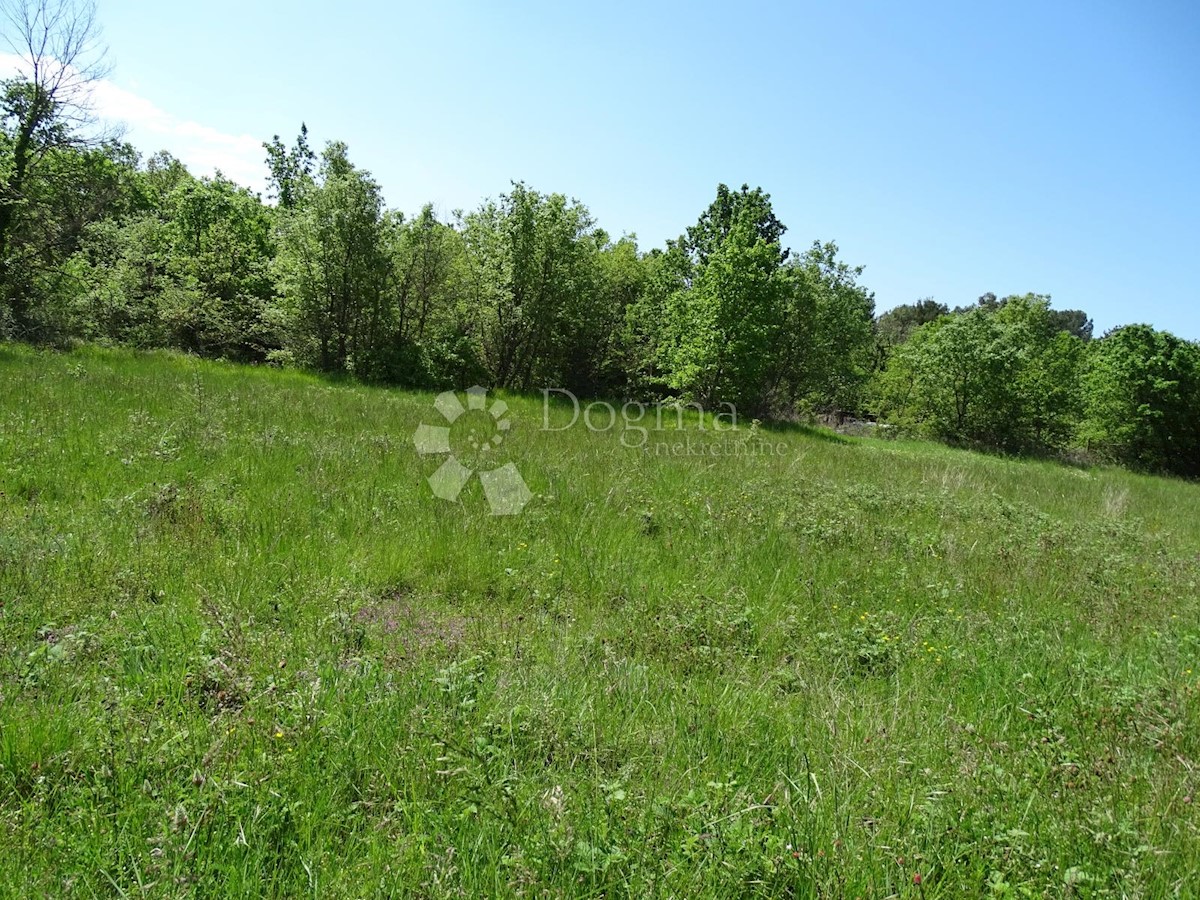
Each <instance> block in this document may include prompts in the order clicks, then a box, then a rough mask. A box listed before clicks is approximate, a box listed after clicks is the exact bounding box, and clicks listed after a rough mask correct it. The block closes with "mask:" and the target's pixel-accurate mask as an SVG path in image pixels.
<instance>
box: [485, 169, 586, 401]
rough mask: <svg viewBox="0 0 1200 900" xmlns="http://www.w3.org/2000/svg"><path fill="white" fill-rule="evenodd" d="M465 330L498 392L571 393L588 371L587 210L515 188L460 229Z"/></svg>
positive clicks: (558, 198)
mask: <svg viewBox="0 0 1200 900" xmlns="http://www.w3.org/2000/svg"><path fill="white" fill-rule="evenodd" d="M463 239H464V241H465V243H466V251H467V261H468V270H469V273H470V279H471V281H470V290H471V292H472V298H471V301H472V304H473V309H474V314H475V321H474V326H473V330H474V333H475V334H476V335H477V339H478V342H479V354H480V360H481V362H482V363H483V365H484V367H485V370H486V371H487V373H488V376H489V378H490V380H491V382H492V383H493V384H495V385H497V386H502V387H511V388H517V389H522V390H527V389H529V388H531V387H533V386H535V384H556V385H561V384H567V385H571V384H576V383H577V379H578V377H579V373H581V372H582V373H589V372H592V371H594V370H595V361H594V358H593V356H592V354H593V352H594V351H596V350H597V347H596V344H595V343H594V340H593V339H595V338H598V337H600V335H599V334H598V331H597V329H598V328H599V327H600V323H603V322H604V321H606V318H605V316H603V315H597V314H596V310H595V308H594V305H595V304H596V303H598V302H600V291H599V290H598V279H599V270H598V264H597V256H598V253H599V249H600V247H601V246H602V244H603V243H604V241H605V240H606V238H605V236H602V235H599V234H597V232H596V227H595V223H594V222H593V220H592V217H591V215H590V213H589V212H588V210H587V207H585V206H583V205H582V204H580V203H578V202H573V201H568V200H567V198H566V197H564V196H563V195H562V194H541V193H538V192H537V191H535V190H533V189H532V188H529V187H527V186H526V185H524V184H522V183H515V184H514V185H513V187H512V190H511V191H509V193H507V194H503V195H501V196H500V198H499V199H498V200H491V201H488V202H486V203H484V204H483V205H482V206H481V207H480V208H479V209H478V210H476V211H475V212H472V213H470V214H469V215H467V216H466V217H465V219H464V220H463Z"/></svg>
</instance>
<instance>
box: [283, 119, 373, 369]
mask: <svg viewBox="0 0 1200 900" xmlns="http://www.w3.org/2000/svg"><path fill="white" fill-rule="evenodd" d="M388 227H389V223H388V220H387V219H386V218H385V216H384V210H383V197H382V195H381V194H380V190H379V186H378V185H377V184H376V183H375V181H374V180H373V179H372V178H371V177H370V175H369V174H368V173H366V172H363V171H362V170H360V169H357V168H355V167H354V166H353V165H352V164H351V163H350V161H349V158H348V157H347V151H346V147H345V145H344V144H337V143H331V144H330V145H329V146H328V147H327V148H326V149H325V152H324V154H323V155H322V158H321V171H320V177H319V179H318V182H317V183H315V184H312V185H311V186H309V187H308V188H307V189H306V190H305V191H304V192H303V193H302V195H301V197H300V199H299V200H298V201H297V206H296V208H295V209H293V210H291V211H286V212H284V214H282V215H281V217H280V232H279V253H278V256H277V257H276V259H275V271H276V274H277V277H278V279H279V288H280V294H281V309H282V311H283V313H284V322H285V323H286V325H285V327H286V328H287V338H286V340H287V344H288V349H289V350H290V352H291V354H292V357H293V358H294V359H295V360H296V361H297V362H299V363H301V364H302V365H309V366H312V367H315V368H317V369H319V370H320V371H323V372H345V373H351V374H355V375H359V376H360V377H363V378H367V379H371V378H377V377H379V376H380V375H382V374H384V373H385V372H386V370H387V367H388V362H389V360H388V355H389V353H390V352H391V351H392V350H394V349H395V346H394V344H393V343H392V341H391V338H392V336H393V333H394V329H395V309H394V307H393V305H392V304H391V303H390V302H389V300H390V297H389V289H390V287H391V272H390V270H389V269H390V267H389V265H388V257H387V238H388Z"/></svg>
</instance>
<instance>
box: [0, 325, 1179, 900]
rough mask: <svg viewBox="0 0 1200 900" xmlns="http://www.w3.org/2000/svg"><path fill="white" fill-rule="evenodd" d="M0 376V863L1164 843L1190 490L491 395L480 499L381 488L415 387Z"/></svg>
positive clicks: (411, 476) (1011, 874) (1090, 847)
mask: <svg viewBox="0 0 1200 900" xmlns="http://www.w3.org/2000/svg"><path fill="white" fill-rule="evenodd" d="M0 385H3V390H2V391H0V859H3V860H4V864H3V866H0V893H2V894H5V895H13V896H57V895H74V896H97V895H100V896H213V895H218V894H238V895H255V896H276V897H296V896H323V897H328V896H339V897H340V896H345V897H361V896H389V895H400V894H418V895H424V896H463V895H468V896H648V895H660V896H698V895H705V896H730V897H733V896H755V895H757V896H771V897H779V896H794V897H856V896H873V897H884V896H897V897H946V898H950V897H963V896H997V897H1005V896H1011V897H1029V896H1038V897H1040V896H1078V897H1107V896H1112V897H1131V896H1141V897H1163V896H1183V895H1186V894H1187V892H1188V890H1190V887H1189V886H1190V885H1194V884H1196V883H1197V882H1198V881H1200V854H1198V853H1197V851H1196V847H1197V846H1198V837H1200V835H1198V834H1197V830H1198V828H1200V815H1198V813H1197V808H1196V807H1197V804H1196V803H1195V802H1193V801H1194V800H1195V798H1196V792H1197V790H1198V789H1200V776H1198V775H1197V771H1196V766H1197V762H1198V759H1200V737H1198V736H1200V706H1198V693H1200V667H1198V666H1197V658H1198V651H1200V626H1198V625H1197V622H1198V621H1200V620H1198V618H1197V614H1198V612H1200V609H1198V605H1200V589H1198V583H1200V556H1198V552H1197V551H1198V548H1200V522H1198V520H1197V518H1196V516H1195V510H1196V509H1197V508H1198V506H1200V487H1197V486H1195V485H1190V484H1187V483H1183V482H1178V481H1171V480H1166V479H1159V478H1153V477H1148V476H1141V475H1134V474H1131V473H1128V472H1124V471H1121V470H1109V469H1085V468H1069V467H1065V466H1062V465H1058V464H1052V463H1048V462H1029V461H1025V462H1021V461H1014V460H1011V459H1005V458H998V457H992V456H983V455H978V454H974V453H970V452H966V451H962V450H952V449H948V448H944V447H941V446H938V445H936V444H925V443H916V442H906V441H883V440H860V439H852V438H844V437H839V436H836V435H833V434H831V433H828V432H823V431H810V430H806V429H803V428H796V427H789V428H782V427H779V428H767V427H760V426H757V425H755V424H754V423H751V422H746V421H741V422H739V428H738V430H737V431H726V432H716V431H714V430H713V427H712V424H713V423H712V422H711V421H709V420H700V419H698V418H697V417H696V416H695V415H694V414H693V415H692V416H690V417H688V418H686V420H685V421H684V424H683V428H682V430H676V429H675V426H676V425H677V424H678V420H677V418H676V417H674V416H671V415H668V416H666V417H665V418H664V422H665V424H664V428H665V429H668V430H667V431H664V432H656V431H652V432H651V435H650V438H651V440H650V442H649V443H648V444H647V445H646V449H645V450H642V451H639V450H635V449H630V448H629V447H627V446H625V443H629V442H628V441H627V442H625V443H622V440H621V437H622V435H621V432H620V430H619V424H620V423H618V427H614V428H612V429H609V430H589V429H587V428H585V427H583V426H582V424H581V423H579V422H577V423H576V424H575V425H573V426H571V427H567V426H570V424H571V420H572V415H573V410H572V409H571V408H570V406H569V405H566V406H554V407H553V408H551V409H550V411H549V414H548V415H549V418H548V422H549V424H550V425H551V426H552V427H554V428H556V429H561V430H555V431H546V430H543V409H542V402H541V399H540V398H537V397H533V398H523V397H521V396H508V397H507V398H506V400H507V402H508V404H509V407H510V412H509V418H510V419H511V421H512V428H511V429H510V430H509V431H508V432H507V437H506V440H505V442H504V444H503V446H502V450H501V452H502V454H503V455H504V459H505V460H506V461H507V460H511V461H513V462H515V463H517V465H518V466H519V468H520V471H521V473H522V475H523V476H524V478H525V481H526V482H527V483H528V485H529V488H530V490H531V492H532V494H533V495H534V496H533V499H532V500H531V501H530V503H529V504H528V506H527V507H526V508H525V509H524V511H523V512H522V513H521V514H519V515H516V516H510V517H500V516H492V515H489V514H488V512H489V509H488V505H487V502H486V500H485V498H484V496H483V494H482V492H481V490H480V485H479V483H478V480H477V479H475V480H473V481H472V482H471V483H470V484H469V485H468V486H467V488H466V490H465V491H464V492H463V494H462V496H461V497H460V499H459V502H457V503H447V502H445V501H442V500H439V499H437V498H436V497H434V496H433V495H432V493H431V491H430V489H429V486H428V485H427V484H426V483H425V479H426V477H427V476H429V475H430V474H431V473H432V472H433V471H434V470H435V469H436V467H437V465H438V460H437V459H436V458H425V457H421V456H419V455H418V454H417V453H416V451H415V449H414V447H413V443H412V435H413V433H414V432H415V430H416V428H417V426H418V425H419V424H420V423H422V422H424V423H430V424H432V423H435V422H439V421H440V420H439V419H438V413H437V411H436V410H435V409H434V405H433V401H434V397H433V395H432V394H423V393H402V392H396V391H394V390H388V389H383V388H371V387H362V386H355V385H353V384H349V383H335V382H328V381H322V380H320V379H318V378H317V377H315V376H312V375H307V374H302V373H299V372H295V371H286V370H285V371H280V370H271V369H266V368H246V367H240V366H236V365H232V364H221V363H213V362H204V361H198V360H196V359H194V358H188V357H180V356H172V355H165V354H161V353H152V354H134V353H132V352H130V351H101V350H80V351H75V352H72V353H68V354H55V353H46V352H39V351H35V350H31V349H28V348H23V347H20V346H16V345H0ZM702 426H704V427H703V428H702ZM685 440H687V441H691V442H693V443H705V442H707V443H712V442H716V441H719V442H723V444H724V446H725V449H726V450H727V451H729V452H727V453H725V454H723V455H722V456H721V457H720V458H715V457H713V456H711V455H709V456H703V457H702V456H698V455H697V456H686V455H677V454H676V453H675V451H674V450H672V449H671V448H672V447H673V446H674V445H675V444H677V443H680V442H681V441H685ZM731 442H732V443H731ZM739 448H740V451H739Z"/></svg>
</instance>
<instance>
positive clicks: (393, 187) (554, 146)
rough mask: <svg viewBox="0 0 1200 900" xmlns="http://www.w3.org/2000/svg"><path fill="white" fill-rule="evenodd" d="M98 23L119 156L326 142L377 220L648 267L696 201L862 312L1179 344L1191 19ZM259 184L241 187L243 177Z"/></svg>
mask: <svg viewBox="0 0 1200 900" xmlns="http://www.w3.org/2000/svg"><path fill="white" fill-rule="evenodd" d="M504 7H505V8H501V7H500V5H499V4H495V5H487V4H482V3H468V2H453V0H451V2H427V3H423V4H419V5H417V4H411V5H410V4H407V3H389V4H383V3H380V4H374V3H363V2H358V0H345V2H342V3H340V4H336V5H330V4H327V3H306V2H296V3H288V4H259V3H251V2H246V0H243V2H240V3H233V2H227V0H210V2H207V3H205V4H204V5H203V6H197V5H193V4H183V3H180V4H174V3H170V4H168V3H160V4H146V3H133V2H119V0H100V6H99V16H100V20H101V22H102V23H103V26H104V32H105V34H104V36H105V39H106V41H107V43H108V45H109V48H110V56H111V61H112V62H113V64H114V70H113V74H112V76H111V81H112V82H113V84H114V86H115V88H116V89H118V90H117V91H116V94H117V96H118V97H119V102H115V108H117V109H118V111H120V110H124V115H125V117H126V118H127V119H128V120H129V122H130V125H131V127H130V131H129V134H128V137H129V139H130V140H131V141H133V142H134V143H135V144H136V145H138V146H139V148H141V149H143V150H144V151H151V150H153V149H157V148H158V147H160V146H162V147H166V148H167V149H170V150H173V151H174V152H176V153H177V154H179V155H181V156H183V157H184V158H185V160H187V161H188V162H190V163H191V164H192V168H193V170H194V171H198V172H201V173H202V172H204V171H205V167H206V166H212V165H217V164H221V165H223V167H224V168H225V169H226V172H227V174H231V175H234V176H235V177H238V178H240V179H241V180H250V179H253V178H261V174H259V173H261V166H260V165H259V160H261V157H262V153H261V151H260V149H259V148H258V146H257V145H258V142H259V141H261V140H263V139H266V138H269V137H270V136H271V135H272V134H274V133H276V132H278V133H280V134H281V135H282V136H284V137H285V138H288V139H290V138H291V137H292V136H294V134H295V133H296V131H297V129H298V127H299V124H300V122H301V120H303V121H306V122H307V123H308V126H309V129H310V131H311V133H312V136H313V138H314V140H315V141H316V142H317V143H323V142H324V141H325V140H328V139H333V138H336V139H340V140H344V141H346V142H347V143H348V144H349V145H350V150H351V157H352V159H354V161H355V162H357V163H358V164H359V165H361V166H362V167H364V168H366V169H369V170H370V171H371V172H373V173H374V175H375V176H376V178H377V179H378V180H379V181H380V183H381V184H382V185H383V188H384V191H385V195H386V197H387V201H388V203H389V205H391V206H393V207H398V208H401V209H404V210H406V211H410V212H411V211H416V210H417V209H419V207H420V205H421V204H422V203H424V202H426V201H432V202H434V203H435V205H436V206H437V207H438V208H439V210H441V211H442V212H444V213H448V212H449V211H450V210H453V209H455V208H471V207H473V206H475V205H477V204H478V203H479V202H480V200H482V199H483V198H484V197H486V196H489V195H495V194H498V193H501V192H502V191H504V190H505V189H506V187H507V186H508V183H509V181H510V180H513V179H523V180H525V181H526V182H528V183H529V184H531V185H532V186H534V187H536V188H538V189H540V190H544V191H561V192H563V193H566V194H568V195H570V196H573V197H577V198H578V199H580V200H582V201H583V202H584V203H586V204H587V205H588V206H589V207H590V208H591V210H592V212H593V214H594V215H595V216H596V218H597V219H598V220H599V223H600V225H601V226H603V227H604V228H606V229H607V230H608V231H609V232H611V233H613V234H620V233H622V232H636V234H637V236H638V239H639V244H640V245H641V246H642V247H643V248H644V249H648V248H649V247H651V246H656V245H660V244H661V243H662V242H663V241H664V240H665V239H666V238H668V237H671V236H674V235H677V234H679V233H680V232H681V231H682V230H683V229H684V227H685V226H686V225H688V224H690V223H692V222H694V221H695V219H696V217H697V216H698V215H699V213H700V212H701V211H702V210H703V209H704V207H705V206H706V205H707V204H708V202H709V201H710V200H711V199H712V197H713V194H714V191H715V188H716V185H717V183H718V182H726V183H728V184H730V185H734V186H736V185H740V184H742V183H743V182H748V183H750V184H751V185H752V186H754V185H762V186H763V187H764V188H765V189H766V190H768V191H769V192H770V193H771V194H772V197H773V199H774V202H775V208H776V213H777V215H778V216H779V217H780V218H781V219H782V220H783V221H784V222H785V223H786V224H787V225H788V227H789V232H788V235H787V242H788V243H789V244H790V245H791V246H792V247H794V248H802V247H804V246H806V245H807V244H808V243H810V242H811V241H812V240H813V239H816V238H820V239H821V240H835V241H837V242H838V244H839V246H840V247H841V251H842V254H841V255H842V257H843V258H844V259H845V260H846V261H848V262H851V263H854V264H864V265H866V267H867V268H866V271H865V273H864V275H863V281H864V283H865V284H866V285H867V286H868V287H870V288H871V289H873V290H874V291H875V293H876V299H877V303H878V305H879V308H880V309H885V308H888V307H891V306H894V305H895V304H897V303H904V302H911V301H914V300H916V299H918V298H921V297H925V296H933V297H935V298H936V299H938V300H941V301H943V302H945V303H948V304H950V305H952V306H953V305H956V304H964V303H969V302H971V301H973V300H974V299H975V298H976V297H977V296H978V295H979V294H981V293H983V292H985V291H989V290H990V291H994V292H995V293H997V294H1000V295H1003V294H1008V293H1024V292H1026V291H1036V292H1041V293H1049V294H1051V295H1052V296H1053V298H1054V305H1055V306H1057V307H1063V308H1067V307H1069V308H1083V309H1086V310H1087V311H1088V312H1089V313H1090V314H1091V315H1092V316H1093V317H1094V318H1095V320H1096V325H1097V331H1098V332H1099V331H1103V330H1104V329H1106V328H1109V327H1112V326H1114V325H1117V324H1122V323H1126V322H1132V321H1143V322H1149V323H1151V324H1153V325H1155V326H1157V327H1160V328H1166V329H1169V330H1171V331H1174V332H1176V333H1177V334H1179V335H1181V336H1183V337H1187V338H1191V339H1200V291H1198V290H1197V276H1196V272H1195V262H1196V261H1197V260H1198V259H1200V172H1198V170H1197V161H1200V7H1198V6H1196V5H1193V4H1189V3H1187V2H1170V0H1161V2H1155V0H1149V2H1146V3H1134V2H1124V3H1114V2H1103V0H1099V2H1089V3H1075V2H1059V3H1024V2H1017V3H1004V4H995V3H991V4H979V3H959V2H956V3H916V2H914V3H906V4H898V3H884V2H879V3H867V2H847V3H821V4H775V5H763V6H758V7H744V8H739V7H737V6H735V5H733V4H715V3H686V4H685V3H679V4H654V5H653V6H652V8H651V7H649V6H643V5H642V4H638V3H608V4H589V5H587V6H586V7H583V6H578V7H577V6H575V5H574V4H567V3H561V2H558V3H550V2H546V3H509V4H505V5H504ZM259 184H261V182H259Z"/></svg>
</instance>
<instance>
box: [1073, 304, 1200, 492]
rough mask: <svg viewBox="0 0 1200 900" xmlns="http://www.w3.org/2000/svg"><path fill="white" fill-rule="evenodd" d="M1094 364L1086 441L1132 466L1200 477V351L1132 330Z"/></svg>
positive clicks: (1088, 380) (1101, 349)
mask: <svg viewBox="0 0 1200 900" xmlns="http://www.w3.org/2000/svg"><path fill="white" fill-rule="evenodd" d="M1088 362H1089V364H1088V368H1087V374H1086V376H1085V385H1086V397H1087V401H1086V403H1087V415H1086V418H1085V421H1084V426H1083V437H1084V438H1085V440H1087V441H1088V442H1089V444H1090V445H1091V446H1092V447H1093V448H1094V449H1095V450H1097V451H1098V452H1100V453H1102V454H1103V455H1105V456H1106V457H1108V458H1110V459H1112V460H1114V461H1116V462H1120V463H1123V464H1125V465H1129V466H1133V467H1135V468H1139V469H1149V470H1152V471H1162V472H1173V473H1175V474H1178V475H1184V476H1188V477H1193V478H1194V477H1197V476H1200V345H1197V344H1195V343H1192V342H1189V341H1184V340H1181V339H1179V338H1177V337H1175V336H1174V335H1173V334H1170V333H1168V332H1164V331H1156V330H1155V329H1153V328H1151V327H1150V326H1148V325H1127V326H1125V327H1124V328H1118V329H1116V330H1114V331H1111V332H1109V333H1108V334H1106V335H1105V336H1104V337H1103V338H1101V339H1100V340H1098V341H1096V342H1094V344H1093V345H1092V350H1091V354H1090V357H1089V361H1088Z"/></svg>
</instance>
